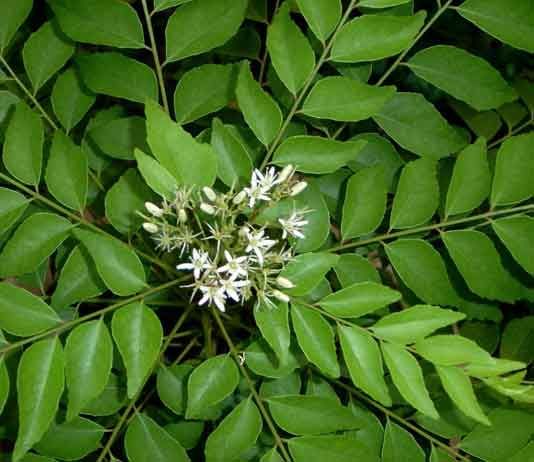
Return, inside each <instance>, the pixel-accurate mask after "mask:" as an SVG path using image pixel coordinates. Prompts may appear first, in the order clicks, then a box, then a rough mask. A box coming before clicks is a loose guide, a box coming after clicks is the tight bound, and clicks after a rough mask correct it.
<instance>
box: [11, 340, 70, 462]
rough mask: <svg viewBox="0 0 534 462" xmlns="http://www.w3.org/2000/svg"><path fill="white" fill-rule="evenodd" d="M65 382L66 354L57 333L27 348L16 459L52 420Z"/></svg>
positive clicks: (19, 381) (21, 370)
mask: <svg viewBox="0 0 534 462" xmlns="http://www.w3.org/2000/svg"><path fill="white" fill-rule="evenodd" d="M63 386H64V358H63V350H62V348H61V343H60V342H59V340H58V339H57V337H51V338H48V339H45V340H40V341H38V342H36V343H34V344H33V345H31V346H30V347H29V348H28V349H27V350H25V351H24V353H23V354H22V357H21V359H20V363H19V367H18V371H17V395H18V405H19V430H18V435H17V441H16V442H15V449H14V450H13V461H14V462H18V461H19V460H21V459H22V457H23V456H24V455H25V454H26V453H27V452H28V450H29V449H30V448H31V447H32V446H33V445H34V444H35V443H37V442H38V441H39V440H40V439H41V438H42V436H43V435H44V434H45V432H46V431H47V430H48V427H49V426H50V424H51V423H52V420H53V419H54V416H55V415H56V412H57V410H58V406H59V399H60V398H61V394H62V393H63Z"/></svg>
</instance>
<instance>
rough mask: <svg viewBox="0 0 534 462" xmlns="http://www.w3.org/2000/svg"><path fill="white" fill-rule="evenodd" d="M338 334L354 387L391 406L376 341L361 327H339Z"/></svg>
mask: <svg viewBox="0 0 534 462" xmlns="http://www.w3.org/2000/svg"><path fill="white" fill-rule="evenodd" d="M338 333H339V342H340V343H341V349H342V350H343V357H344V358H345V363H346V364H347V368H348V370H349V374H350V377H351V379H352V381H353V382H354V385H356V386H357V387H358V388H361V389H362V390H363V391H364V392H365V393H367V394H369V396H371V397H372V398H373V399H375V400H376V401H378V402H379V403H381V404H383V405H384V406H391V397H390V396H389V390H388V387H387V385H386V382H385V380H384V367H383V365H382V355H381V353H380V349H379V348H378V345H377V343H376V341H375V340H374V339H373V337H371V335H369V334H368V333H367V332H366V331H365V330H364V329H361V328H359V327H348V326H341V325H339V326H338Z"/></svg>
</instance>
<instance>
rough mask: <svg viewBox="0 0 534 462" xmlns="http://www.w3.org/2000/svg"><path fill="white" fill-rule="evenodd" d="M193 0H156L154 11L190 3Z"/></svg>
mask: <svg viewBox="0 0 534 462" xmlns="http://www.w3.org/2000/svg"><path fill="white" fill-rule="evenodd" d="M190 1H191V0H154V12H158V11H163V10H166V9H168V8H172V7H174V6H179V5H183V4H184V3H189V2H190Z"/></svg>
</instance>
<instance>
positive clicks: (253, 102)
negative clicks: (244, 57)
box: [236, 62, 282, 146]
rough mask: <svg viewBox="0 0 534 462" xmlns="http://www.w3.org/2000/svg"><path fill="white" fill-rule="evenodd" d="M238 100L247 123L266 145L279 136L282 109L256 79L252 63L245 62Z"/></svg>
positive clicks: (238, 85) (237, 89) (238, 89)
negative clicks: (251, 67) (251, 66)
mask: <svg viewBox="0 0 534 462" xmlns="http://www.w3.org/2000/svg"><path fill="white" fill-rule="evenodd" d="M236 96H237V102H238V104H239V108H240V109H241V111H242V112H243V117H244V118H245V121H246V123H247V125H248V126H249V127H250V129H251V130H252V131H253V132H254V135H256V138H258V139H259V140H260V141H261V142H262V143H263V144H264V145H265V146H267V145H268V144H270V143H271V141H273V140H274V138H275V137H276V136H277V134H278V132H279V131H280V127H281V126H282V111H280V108H279V107H278V104H276V102H275V100H274V99H273V98H272V97H271V96H270V95H269V94H268V93H266V92H265V91H263V90H262V88H261V86H260V84H259V83H258V82H257V81H256V80H254V77H253V76H252V72H251V71H250V65H249V64H248V63H246V62H245V63H243V64H242V65H241V69H240V71H239V77H238V79H237V88H236Z"/></svg>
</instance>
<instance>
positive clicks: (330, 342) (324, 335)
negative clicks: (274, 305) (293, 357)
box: [291, 303, 340, 378]
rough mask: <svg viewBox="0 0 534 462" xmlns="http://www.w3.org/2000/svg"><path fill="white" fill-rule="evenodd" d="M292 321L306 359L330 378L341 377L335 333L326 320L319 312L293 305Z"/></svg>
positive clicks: (296, 304)
mask: <svg viewBox="0 0 534 462" xmlns="http://www.w3.org/2000/svg"><path fill="white" fill-rule="evenodd" d="M291 320H292V322H293V329H294V330H295V334H297V340H298V342H299V345H300V348H301V349H302V351H303V352H304V354H305V355H306V358H308V360H309V361H310V362H311V363H313V364H315V365H316V366H317V367H318V368H319V369H320V370H321V371H322V372H324V373H325V374H327V375H329V376H330V377H334V378H337V377H339V375H340V371H339V363H338V361H337V353H336V345H335V339H334V331H333V330H332V327H330V324H329V323H328V322H327V321H326V319H325V318H324V317H323V316H322V315H321V314H320V313H318V312H317V311H314V310H311V309H309V308H306V307H305V306H303V305H300V304H298V303H293V304H292V305H291Z"/></svg>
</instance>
